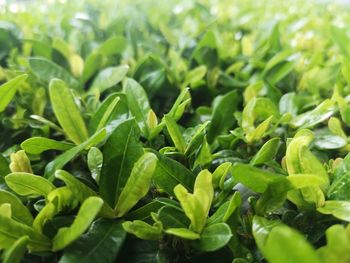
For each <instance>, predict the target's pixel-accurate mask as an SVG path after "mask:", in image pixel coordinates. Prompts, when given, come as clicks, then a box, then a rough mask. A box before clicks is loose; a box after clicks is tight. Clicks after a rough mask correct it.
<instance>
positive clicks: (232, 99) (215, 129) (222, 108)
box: [207, 91, 239, 143]
mask: <svg viewBox="0 0 350 263" xmlns="http://www.w3.org/2000/svg"><path fill="white" fill-rule="evenodd" d="M238 101H239V98H238V94H237V92H236V91H231V92H228V93H227V94H225V95H223V96H219V97H217V98H216V99H215V101H214V103H213V111H212V116H211V122H210V125H209V129H208V134H207V138H208V142H209V143H212V142H213V141H214V139H215V138H216V136H218V135H220V134H222V133H224V132H226V131H227V129H229V128H230V127H232V124H233V122H234V117H233V113H234V112H235V111H236V109H237V105H238Z"/></svg>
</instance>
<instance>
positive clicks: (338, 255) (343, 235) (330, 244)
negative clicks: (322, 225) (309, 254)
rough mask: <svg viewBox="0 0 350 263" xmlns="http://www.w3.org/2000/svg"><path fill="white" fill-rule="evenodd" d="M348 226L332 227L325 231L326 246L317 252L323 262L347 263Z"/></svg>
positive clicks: (348, 257)
mask: <svg viewBox="0 0 350 263" xmlns="http://www.w3.org/2000/svg"><path fill="white" fill-rule="evenodd" d="M349 230H350V229H349V225H348V226H347V227H346V228H344V226H342V225H333V226H331V227H329V228H328V229H327V230H326V238H327V245H326V246H323V247H321V248H320V249H319V250H318V253H319V255H320V256H321V258H322V259H323V262H339V263H347V262H349V261H350V256H349V253H347V251H349V248H350V231H349Z"/></svg>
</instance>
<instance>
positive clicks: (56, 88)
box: [49, 79, 88, 144]
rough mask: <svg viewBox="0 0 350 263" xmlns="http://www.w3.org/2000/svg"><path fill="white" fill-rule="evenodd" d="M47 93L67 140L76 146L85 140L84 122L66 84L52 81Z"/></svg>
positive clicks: (86, 134)
mask: <svg viewBox="0 0 350 263" xmlns="http://www.w3.org/2000/svg"><path fill="white" fill-rule="evenodd" d="M49 91H50V100H51V104H52V108H53V111H54V113H55V116H56V118H57V119H58V122H59V123H60V125H61V126H62V128H63V130H64V131H65V133H66V134H67V136H68V138H69V139H70V140H72V141H73V142H74V143H76V144H80V143H82V142H83V141H85V140H87V138H88V132H87V129H86V126H85V122H84V120H83V117H82V116H81V113H80V111H79V108H78V106H77V105H76V103H75V101H74V97H73V95H72V93H71V91H70V90H69V88H68V87H67V86H66V84H65V83H64V82H63V81H62V80H59V79H53V80H52V81H51V82H50V87H49Z"/></svg>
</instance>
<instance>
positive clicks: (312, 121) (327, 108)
mask: <svg viewBox="0 0 350 263" xmlns="http://www.w3.org/2000/svg"><path fill="white" fill-rule="evenodd" d="M335 111H336V102H335V101H334V100H331V99H326V100H325V101H323V102H322V103H321V104H320V105H318V106H317V107H316V108H315V109H313V110H311V111H308V112H305V113H302V114H300V115H298V116H297V117H295V118H294V120H293V121H292V122H291V123H290V125H291V126H292V127H298V128H299V127H301V128H310V127H313V126H315V125H316V124H318V123H321V122H323V121H325V120H327V119H329V118H330V117H331V116H332V115H333V114H334V112H335Z"/></svg>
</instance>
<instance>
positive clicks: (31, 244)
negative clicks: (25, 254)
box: [0, 214, 51, 252]
mask: <svg viewBox="0 0 350 263" xmlns="http://www.w3.org/2000/svg"><path fill="white" fill-rule="evenodd" d="M23 236H28V237H29V241H28V248H29V250H30V251H32V252H40V251H49V250H50V247H51V242H50V240H49V239H48V238H47V237H46V236H43V235H41V234H39V233H38V232H36V231H34V229H33V228H31V227H29V226H27V225H25V224H22V223H20V222H17V221H15V220H13V219H11V218H9V217H6V216H3V215H1V214H0V248H3V249H10V248H11V247H12V246H13V244H14V243H15V242H16V241H17V240H18V239H20V238H22V237H23Z"/></svg>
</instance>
